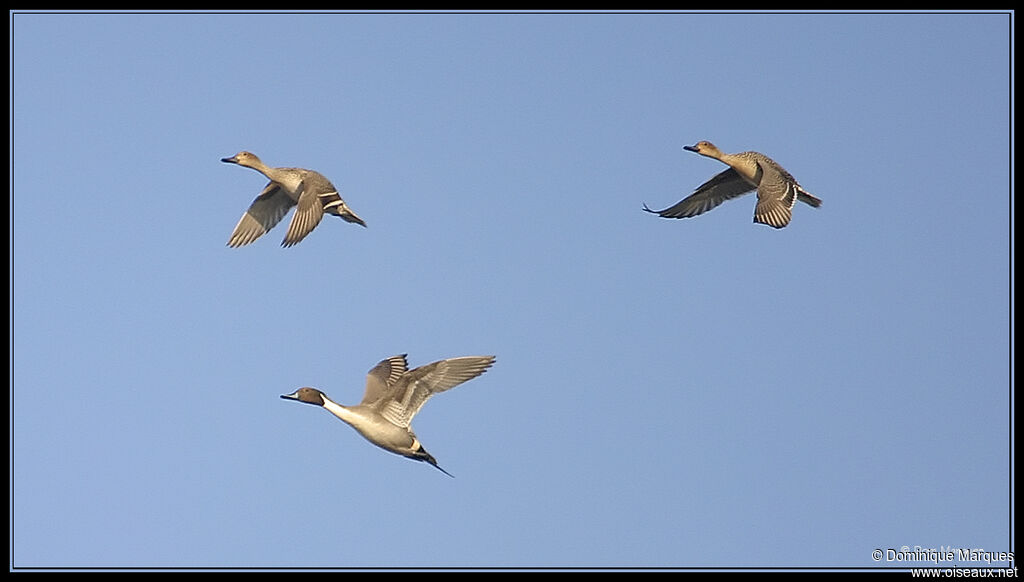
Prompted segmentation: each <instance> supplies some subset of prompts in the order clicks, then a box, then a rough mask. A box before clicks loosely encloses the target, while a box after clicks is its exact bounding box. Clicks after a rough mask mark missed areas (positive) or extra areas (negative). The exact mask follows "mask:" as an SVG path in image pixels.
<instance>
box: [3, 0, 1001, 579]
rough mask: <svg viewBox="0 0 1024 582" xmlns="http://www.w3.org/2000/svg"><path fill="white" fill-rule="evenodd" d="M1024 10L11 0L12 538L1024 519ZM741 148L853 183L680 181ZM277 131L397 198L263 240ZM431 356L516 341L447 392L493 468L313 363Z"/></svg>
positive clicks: (23, 553)
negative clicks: (1018, 126)
mask: <svg viewBox="0 0 1024 582" xmlns="http://www.w3.org/2000/svg"><path fill="white" fill-rule="evenodd" d="M1010 26H1011V17H1010V16H1009V15H1007V14H628V15H627V14H557V15H556V14H459V15H452V14H430V15H420V14H362V15H356V14H287V15H283V14H66V15H62V14H30V13H17V14H13V15H12V16H11V32H12V41H11V48H12V90H11V96H12V100H13V101H12V102H13V106H12V127H13V135H12V142H11V144H12V198H11V199H12V204H11V206H12V211H13V214H12V232H13V234H12V242H13V252H12V256H11V258H12V261H13V267H12V271H11V275H12V293H13V300H12V305H11V310H12V316H13V323H12V335H13V338H12V339H13V343H12V345H13V349H12V354H11V357H12V365H13V367H12V384H11V386H12V391H11V406H12V408H11V424H12V430H11V438H12V446H11V453H12V462H11V491H12V497H11V516H12V527H11V540H12V542H11V546H12V548H11V550H12V554H11V555H12V566H14V567H57V566H66V567H87V566H92V567H107V566H119V567H135V566H166V567H211V566H228V567H233V566H237V567H353V566H367V567H387V566H468V567H485V566H513V567H515V566H524V567H527V566H542V567H547V566H573V567H576V566H579V567H613V566H665V567H703V566H710V567H724V566H783V567H792V566H820V567H836V566H848V567H873V566H900V567H903V566H908V565H910V564H911V563H908V562H888V561H886V560H884V559H883V561H882V562H875V561H874V560H872V557H871V553H872V550H874V549H876V548H879V549H883V551H884V550H885V549H888V548H894V549H899V548H901V547H903V546H907V547H909V548H914V547H915V546H920V547H922V548H927V549H931V548H934V549H939V548H941V547H953V548H963V547H967V548H984V549H986V550H990V551H1007V550H1012V549H1015V548H1011V547H1009V539H1010V538H1009V536H1010V526H1011V525H1010V524H1011V521H1010V518H1009V513H1010V501H1009V480H1010V464H1009V454H1010V450H1009V446H1010V445H1009V442H1010V441H1009V430H1010V413H1009V409H1008V406H1009V395H1010V384H1011V370H1012V367H1011V358H1010V332H1011V330H1010V281H1011V273H1010V261H1011V256H1010V238H1011V230H1010V229H1011V219H1010V214H1011V212H1010V211H1011V204H1010V184H1011V182H1010V180H1011V174H1010V159H1011V157H1010V151H1011V149H1010V148H1011V143H1010V129H1009V128H1010V114H1011V106H1010V102H1011V93H1010V87H1011V79H1010V54H1011V29H1010ZM701 139H708V140H711V141H713V142H715V143H716V144H718V145H719V146H720V147H721V148H722V149H723V150H725V151H729V152H737V151H744V150H757V151H761V152H764V153H765V154H767V155H769V156H771V157H773V158H774V159H775V160H777V161H778V162H779V163H781V164H782V165H783V166H785V167H786V168H787V169H788V170H789V171H790V172H791V173H792V174H793V175H794V176H795V177H796V178H797V179H798V180H799V181H800V183H801V184H802V185H803V186H804V187H806V188H807V189H808V190H809V191H810V192H812V193H814V194H815V195H817V196H819V197H820V198H822V199H823V200H824V205H823V206H822V207H821V208H820V209H813V208H810V207H808V206H805V205H799V206H797V207H796V208H795V210H794V218H793V222H792V223H791V225H790V226H789V227H788V228H786V229H783V230H778V231H776V230H774V229H771V228H768V227H765V226H763V225H755V224H753V223H752V214H753V207H754V202H755V199H754V197H753V196H746V197H743V198H741V199H738V200H734V201H730V202H727V203H725V204H724V205H722V206H720V207H719V208H717V209H715V210H714V211H712V212H710V213H708V214H705V215H703V216H700V217H698V218H694V219H688V220H666V219H661V218H658V217H656V216H654V215H651V214H647V213H644V212H642V211H641V205H642V203H644V202H646V203H647V204H649V205H650V206H651V207H653V208H664V207H666V206H669V205H671V204H674V203H675V202H677V201H678V200H680V199H681V198H683V197H684V196H686V195H688V194H689V193H691V192H692V191H693V189H694V188H695V187H696V186H698V185H699V184H700V183H702V182H703V181H705V180H706V179H708V178H710V177H711V176H712V175H714V174H716V173H717V172H720V171H722V170H723V169H725V166H724V165H722V164H720V163H718V162H716V161H714V160H711V159H708V158H703V157H700V156H698V155H696V154H692V153H690V152H685V151H683V150H682V149H681V147H682V146H683V145H689V144H693V143H696V142H697V141H698V140H701ZM242 149H247V150H251V151H253V152H255V153H257V154H258V155H260V156H261V157H262V158H263V159H264V160H265V161H266V162H267V163H269V164H270V165H276V166H302V167H308V168H313V169H316V170H318V171H320V172H322V173H323V174H325V175H326V176H327V177H329V178H330V179H331V180H332V181H333V182H334V184H335V185H336V186H338V187H339V189H340V190H341V192H342V195H343V197H344V198H345V200H346V201H347V202H348V203H349V205H350V206H351V207H352V208H353V209H354V210H355V211H356V212H357V213H358V214H359V215H360V216H362V217H363V218H364V219H365V220H366V221H367V223H368V225H369V228H367V229H363V228H360V227H358V226H356V225H351V224H347V223H344V222H342V221H340V220H338V219H336V218H333V217H327V218H326V219H325V220H324V222H323V223H321V225H320V226H319V227H318V228H317V229H316V230H315V231H314V232H313V233H312V234H311V235H310V236H309V237H308V238H306V239H305V240H304V241H303V242H302V243H301V244H299V245H298V246H296V247H293V248H290V249H282V248H281V247H280V246H279V244H280V241H281V239H282V238H283V237H284V231H285V226H286V225H287V221H288V220H290V215H289V216H288V217H286V219H285V222H283V223H282V225H280V226H278V227H277V228H276V229H274V230H273V231H271V232H270V233H269V234H268V235H265V236H264V237H263V238H261V239H260V240H258V241H256V242H255V243H254V244H252V245H249V246H247V247H244V248H241V249H231V248H228V247H227V246H226V245H225V243H226V242H227V239H228V235H229V234H230V232H231V230H232V229H233V227H234V226H235V223H236V222H237V221H238V219H239V217H240V216H241V214H242V212H243V211H244V210H245V209H246V208H247V207H248V205H249V203H250V202H251V201H252V199H253V198H254V197H255V196H256V194H258V193H259V191H260V189H261V188H262V187H263V185H264V183H265V179H264V178H263V177H262V176H260V175H259V174H257V173H256V172H254V171H251V170H248V169H245V168H240V167H237V166H233V165H227V164H223V163H221V162H220V161H219V159H220V158H222V157H226V156H230V155H232V154H235V153H236V152H238V151H239V150H242ZM400 353H408V354H409V360H410V363H411V364H412V365H422V364H426V363H428V362H432V361H434V360H437V359H441V358H446V357H452V356H462V355H473V354H495V355H497V358H498V359H497V363H496V364H495V366H494V367H493V368H492V369H491V370H490V371H489V372H488V373H487V374H484V375H483V376H481V377H480V378H477V379H475V380H472V381H471V382H469V383H467V384H465V385H463V386H460V387H458V388H456V389H455V390H453V391H451V392H447V393H445V394H442V395H440V396H438V397H436V398H435V399H433V400H431V401H430V402H429V403H428V404H427V405H426V407H425V408H424V409H423V411H422V412H421V414H420V415H419V416H418V417H417V418H416V420H415V422H414V423H413V426H414V428H415V429H416V431H417V434H418V435H419V437H420V439H421V440H422V442H423V443H424V445H425V447H426V448H427V450H429V451H430V452H431V453H433V455H434V456H436V457H437V459H438V461H439V462H440V464H441V465H442V466H443V467H445V468H446V469H447V470H448V471H450V472H451V473H453V474H454V475H455V478H454V479H450V478H448V477H446V476H445V475H443V474H442V473H440V472H439V471H436V470H434V469H433V468H431V467H430V466H428V465H426V464H423V463H416V462H412V461H409V460H406V459H403V458H401V457H398V456H395V455H391V454H388V453H386V452H384V451H382V450H380V449H378V448H376V447H374V446H372V445H371V444H369V443H368V442H366V441H365V440H363V439H362V438H361V437H359V435H358V434H356V433H355V432H354V431H353V430H352V429H351V428H349V427H347V426H345V425H344V424H343V423H341V422H339V421H338V420H337V419H335V418H333V417H332V416H331V415H329V414H328V413H327V412H325V411H323V410H319V409H316V408H313V407H310V406H300V405H297V404H295V403H292V402H286V401H284V400H281V399H280V398H278V396H279V395H280V394H284V393H288V392H291V391H293V390H295V389H296V388H297V387H300V386H316V387H319V388H321V389H322V390H324V391H325V392H326V393H327V394H328V395H330V396H331V397H332V398H334V399H335V400H337V401H338V402H341V403H344V404H355V403H357V402H358V401H359V399H360V398H361V396H362V392H363V386H364V380H365V374H366V372H367V371H368V370H369V369H370V368H371V367H372V366H373V365H374V364H376V363H377V362H378V361H379V360H381V359H382V358H384V357H387V356H391V355H394V354H400ZM961 564H962V565H963V563H962V562H961ZM942 565H947V566H948V565H951V564H949V563H944V564H942ZM968 565H969V564H968ZM974 565H978V564H974ZM982 565H984V564H982Z"/></svg>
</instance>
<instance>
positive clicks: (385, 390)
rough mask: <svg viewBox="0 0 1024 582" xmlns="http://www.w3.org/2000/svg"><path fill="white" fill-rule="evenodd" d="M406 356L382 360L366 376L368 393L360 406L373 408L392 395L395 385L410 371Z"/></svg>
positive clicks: (364, 395) (401, 355)
mask: <svg viewBox="0 0 1024 582" xmlns="http://www.w3.org/2000/svg"><path fill="white" fill-rule="evenodd" d="M405 356H406V354H400V355H397V356H391V357H390V358H387V359H384V360H381V361H380V363H378V364H377V365H376V366H374V367H373V369H372V370H370V372H369V373H368V374H366V392H365V393H364V394H363V401H362V402H360V404H363V405H367V406H373V405H374V404H376V403H377V402H380V401H381V400H382V399H384V398H386V397H387V396H388V395H389V394H391V389H392V388H393V387H394V386H395V383H396V382H398V379H399V378H401V377H402V374H405V373H406V371H408V370H409V365H408V364H407V363H406V361H405Z"/></svg>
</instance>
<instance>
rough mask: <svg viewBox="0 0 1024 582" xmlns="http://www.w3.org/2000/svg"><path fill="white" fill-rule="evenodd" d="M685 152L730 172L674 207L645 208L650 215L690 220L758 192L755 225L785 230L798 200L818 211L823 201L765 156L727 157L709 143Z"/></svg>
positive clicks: (704, 185)
mask: <svg viewBox="0 0 1024 582" xmlns="http://www.w3.org/2000/svg"><path fill="white" fill-rule="evenodd" d="M683 149H684V150H687V151H691V152H697V153H698V154H700V155H702V156H707V157H709V158H714V159H716V160H718V161H720V162H723V163H725V164H727V165H728V166H729V169H728V170H725V171H724V172H722V173H720V174H718V175H716V176H715V177H713V178H711V179H710V180H708V181H707V182H704V183H703V184H701V185H700V187H699V188H697V190H696V191H695V192H694V193H693V194H690V195H689V196H687V197H686V198H683V199H682V200H681V201H680V202H679V203H678V204H676V205H675V206H672V207H670V208H666V209H665V210H659V211H656V210H651V209H650V208H648V207H647V205H646V204H644V210H646V211H647V212H653V213H655V214H657V215H658V216H661V217H663V218H690V217H691V216H697V215H698V214H702V213H704V212H707V211H708V210H711V209H712V208H714V207H715V206H718V205H719V204H721V203H723V202H725V201H726V200H729V199H730V198H736V197H737V196H741V195H743V194H746V193H747V192H751V191H753V190H755V189H756V190H757V206H756V207H754V222H760V223H761V224H767V225H768V226H771V227H774V228H782V227H784V226H786V225H787V224H789V220H790V218H792V216H793V205H794V204H796V201H797V200H799V201H801V202H805V203H807V204H810V205H811V206H813V207H815V208H817V207H819V206H821V200H820V199H818V198H815V197H814V196H813V195H811V193H810V192H808V191H807V190H804V189H803V187H802V186H800V184H797V182H796V180H795V179H794V178H793V176H792V175H790V173H789V172H787V171H786V170H785V169H784V168H783V167H782V166H780V165H779V164H777V163H776V162H775V160H773V159H771V158H769V157H768V156H766V155H764V154H762V153H758V152H741V153H738V154H726V153H722V150H720V149H718V148H717V147H715V144H713V143H711V142H709V141H701V142H698V143H697V145H694V146H684V147H683Z"/></svg>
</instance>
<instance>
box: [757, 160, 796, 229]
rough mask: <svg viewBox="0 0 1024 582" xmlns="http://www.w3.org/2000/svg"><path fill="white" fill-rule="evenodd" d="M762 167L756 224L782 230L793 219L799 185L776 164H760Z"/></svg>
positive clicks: (758, 189)
mask: <svg viewBox="0 0 1024 582" xmlns="http://www.w3.org/2000/svg"><path fill="white" fill-rule="evenodd" d="M758 165H759V166H761V172H762V174H761V184H760V185H759V186H758V187H757V206H756V207H754V222H758V223H761V224H767V225H768V226H771V227H772V228H782V227H784V226H786V225H787V224H789V221H790V219H792V217H793V205H794V204H796V198H797V185H796V181H795V180H793V177H792V176H790V175H789V173H788V172H786V171H785V170H782V169H781V168H778V167H776V166H775V165H774V164H766V163H761V162H758Z"/></svg>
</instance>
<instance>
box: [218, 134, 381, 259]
mask: <svg viewBox="0 0 1024 582" xmlns="http://www.w3.org/2000/svg"><path fill="white" fill-rule="evenodd" d="M221 161H222V162H224V163H228V164H238V165H240V166H244V167H246V168H252V169H254V170H256V171H257V172H259V173H261V174H263V175H264V176H266V177H267V178H268V179H269V180H270V182H269V183H267V185H266V186H265V187H264V188H263V191H262V192H260V195H259V196H257V197H256V199H255V200H253V202H252V204H251V205H250V206H249V208H248V210H246V212H245V214H243V215H242V218H241V219H240V220H239V221H238V224H237V225H236V226H235V230H234V231H233V232H232V233H231V238H229V239H228V246H230V247H240V246H245V245H247V244H249V243H251V242H253V241H255V240H256V239H258V238H259V237H261V236H263V235H264V234H265V233H266V232H267V231H269V230H270V229H272V228H273V227H274V226H276V225H277V223H278V222H280V221H281V219H282V218H284V215H285V214H287V213H288V211H289V210H290V209H291V208H292V207H293V206H297V207H298V208H297V209H296V211H295V215H294V216H293V217H292V221H291V224H290V225H289V226H288V232H287V233H286V234H285V238H284V241H283V242H282V243H281V245H282V246H285V247H290V246H292V245H295V244H298V243H299V241H301V240H302V239H304V238H305V237H306V236H307V235H308V234H309V233H310V232H312V231H313V229H314V228H316V226H317V225H318V224H319V223H320V220H321V219H322V218H323V215H324V214H325V213H327V214H332V215H334V216H337V217H339V218H341V219H343V220H345V221H347V222H353V223H356V224H359V225H362V226H364V227H365V226H366V223H365V222H364V221H363V219H361V218H359V216H357V215H356V214H355V213H354V212H352V209H350V208H349V207H348V205H347V204H345V201H344V200H342V198H341V195H340V194H338V189H337V188H335V187H334V185H333V184H331V182H330V180H328V179H327V178H326V177H324V175H323V174H321V173H319V172H316V171H313V170H307V169H305V168H272V167H270V166H267V165H266V164H264V163H263V161H262V160H260V159H259V157H257V156H256V154H253V153H251V152H247V151H241V152H238V153H237V154H235V155H234V156H232V157H230V158H222V159H221Z"/></svg>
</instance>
